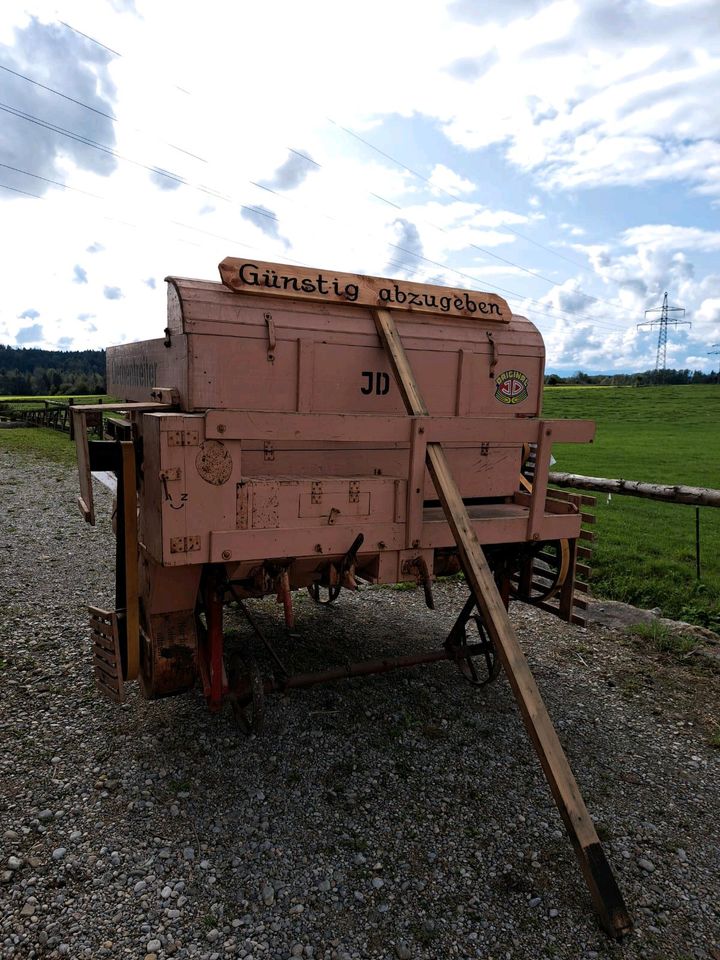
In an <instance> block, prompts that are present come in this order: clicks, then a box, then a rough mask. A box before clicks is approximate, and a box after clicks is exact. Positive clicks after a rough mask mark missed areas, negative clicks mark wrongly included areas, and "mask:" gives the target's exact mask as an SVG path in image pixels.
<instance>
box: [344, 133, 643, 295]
mask: <svg viewBox="0 0 720 960" xmlns="http://www.w3.org/2000/svg"><path fill="white" fill-rule="evenodd" d="M327 119H328V120H329V121H330V123H332V124H334V125H335V126H336V127H338V128H339V129H340V130H343V131H344V132H345V133H347V134H349V135H350V136H351V137H354V138H355V139H356V140H359V141H360V142H361V143H364V144H365V146H367V147H369V148H370V149H371V150H374V151H375V152H376V153H379V154H380V155H381V156H383V157H385V158H387V159H388V160H390V161H391V162H392V163H395V164H397V166H399V167H401V168H402V169H403V170H407V171H408V173H411V174H412V175H413V176H414V177H417V178H418V179H419V180H422V181H423V182H424V183H427V184H428V185H429V186H430V187H431V188H432V189H433V190H437V191H438V192H439V193H444V194H445V195H446V196H447V197H450V199H452V200H455V201H457V202H460V203H464V202H465V201H464V200H463V198H462V197H459V196H457V194H454V193H452V192H451V191H450V190H447V189H446V188H445V187H442V186H440V185H439V184H435V183H433V181H432V180H431V179H430V178H429V177H426V176H423V174H421V173H418V172H417V170H413V168H412V167H409V166H407V164H405V163H404V162H403V161H402V160H398V159H396V158H395V157H393V156H391V155H390V154H389V153H386V152H385V151H384V150H381V149H380V147H377V146H376V145H375V144H373V143H371V142H370V141H369V140H366V139H365V138H364V137H361V136H360V134H358V133H355V131H354V130H351V129H350V128H349V127H344V126H343V125H342V124H339V123H337V121H335V120H333V119H332V118H331V117H328V118H327ZM373 196H376V197H378V199H379V200H384V199H385V198H384V197H379V196H378V194H373ZM386 202H387V203H389V202H391V201H386ZM426 222H427V223H429V222H430V221H426ZM430 225H431V226H434V227H435V228H436V229H438V230H442V231H443V232H444V233H446V232H447V231H446V230H444V228H443V227H438V226H437V225H436V224H430ZM500 226H501V228H502V229H503V230H505V231H507V232H508V233H512V234H513V235H514V236H516V237H519V238H520V239H521V240H526V241H527V242H528V243H532V244H534V245H535V246H536V247H539V248H540V249H541V250H545V251H546V252H547V253H551V254H553V256H556V257H560V258H561V259H562V260H567V262H568V263H572V264H574V265H575V266H578V267H580V268H581V269H582V270H585V269H586V265H585V264H582V263H580V262H579V261H578V260H573V259H572V258H571V257H566V256H565V255H564V254H562V253H559V252H558V251H557V250H554V249H553V248H552V247H548V246H546V245H545V244H543V243H540V242H539V241H537V240H533V239H532V237H527V236H525V235H524V234H522V233H520V232H519V231H518V230H514V229H513V228H512V227H510V226H508V225H507V224H501V225H500ZM468 246H470V247H473V248H474V249H475V250H479V251H480V252H481V253H484V254H486V255H487V256H490V257H493V258H494V259H496V260H500V261H502V262H503V263H506V264H508V265H509V266H513V267H516V268H517V269H518V270H522V271H523V272H524V273H528V274H530V276H533V277H536V278H537V279H539V280H543V281H544V282H545V283H551V284H552V285H553V286H556V285H557V281H556V280H552V279H550V278H549V277H545V276H543V275H542V274H540V273H537V272H536V271H534V270H530V269H528V268H527V267H523V266H522V265H521V264H519V263H515V261H513V260H507V259H505V258H504V257H501V256H499V254H496V253H493V252H492V251H491V250H487V249H486V248H484V247H480V246H478V245H477V244H475V243H468ZM583 296H584V297H587V298H588V299H589V300H592V301H593V302H595V303H605V304H607V305H608V306H610V307H613V308H614V309H616V310H617V309H618V306H619V305H618V304H617V303H612V302H611V301H610V300H604V299H603V298H602V297H594V296H592V295H591V294H589V293H584V294H583ZM620 309H621V310H623V312H625V313H627V312H628V311H627V310H624V308H622V307H620Z"/></svg>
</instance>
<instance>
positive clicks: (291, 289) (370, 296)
mask: <svg viewBox="0 0 720 960" xmlns="http://www.w3.org/2000/svg"><path fill="white" fill-rule="evenodd" d="M218 269H219V271H220V278H221V280H222V282H223V283H224V284H225V286H226V287H228V288H229V289H230V290H233V291H235V292H236V293H252V294H262V295H263V296H266V297H267V296H270V297H281V298H284V299H288V298H290V299H292V300H295V301H299V302H302V301H303V300H307V301H310V302H317V303H330V304H332V303H344V304H353V305H355V306H366V307H383V306H389V305H392V307H393V309H395V310H402V311H410V312H412V313H422V314H428V313H429V314H433V315H434V316H438V317H454V318H458V317H461V318H463V319H465V320H475V321H479V322H481V323H487V322H488V321H494V322H496V323H509V322H510V320H511V319H512V311H511V310H510V307H509V306H508V305H507V301H505V300H503V298H502V297H499V296H497V294H495V293H484V292H479V291H473V290H458V289H455V288H453V287H440V286H435V285H431V284H427V283H411V282H410V281H408V280H390V279H386V278H384V277H368V276H364V275H363V274H357V273H334V272H332V271H323V270H318V269H317V268H316V267H296V266H291V265H289V264H286V263H268V262H266V261H262V260H256V261H250V260H240V259H238V258H237V257H226V258H225V259H224V260H223V261H222V263H221V264H219V267H218Z"/></svg>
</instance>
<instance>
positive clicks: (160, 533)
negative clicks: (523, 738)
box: [73, 258, 630, 936]
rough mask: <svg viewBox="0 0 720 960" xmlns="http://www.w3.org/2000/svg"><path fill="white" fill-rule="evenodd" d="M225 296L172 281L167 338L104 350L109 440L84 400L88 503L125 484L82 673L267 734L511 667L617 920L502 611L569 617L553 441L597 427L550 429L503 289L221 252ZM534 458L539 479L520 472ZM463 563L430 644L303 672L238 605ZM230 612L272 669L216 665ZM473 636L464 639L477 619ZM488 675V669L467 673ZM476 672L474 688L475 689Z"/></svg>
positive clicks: (594, 877) (528, 350)
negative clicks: (394, 689)
mask: <svg viewBox="0 0 720 960" xmlns="http://www.w3.org/2000/svg"><path fill="white" fill-rule="evenodd" d="M220 275H221V279H222V283H212V282H206V281H200V280H188V279H182V278H179V277H169V278H168V281H167V282H168V312H167V326H166V327H165V330H164V337H163V338H160V339H156V340H148V341H144V342H140V343H130V344H123V345H122V346H116V347H111V348H109V349H108V351H107V389H108V393H110V394H111V395H113V396H115V397H120V398H122V402H119V403H117V404H113V405H108V404H104V405H102V410H103V411H105V412H108V411H113V419H108V420H107V421H106V425H107V427H108V428H109V429H110V430H111V434H112V435H111V438H110V439H101V440H96V441H92V440H89V439H88V430H87V419H88V417H89V416H91V415H95V416H97V412H98V407H97V406H93V405H90V406H76V407H74V409H73V417H74V430H75V438H76V443H77V449H78V462H79V468H80V487H81V491H80V492H81V496H80V499H79V504H80V508H81V510H82V512H83V514H84V515H85V518H86V519H87V520H88V521H89V522H90V523H94V519H95V518H94V508H93V495H92V481H91V474H92V473H97V474H98V475H99V476H101V477H102V476H104V477H105V478H106V479H107V478H108V477H110V478H111V482H112V484H113V485H114V486H115V487H116V501H117V510H116V518H115V520H116V535H117V576H116V608H115V609H114V610H110V611H106V610H100V609H98V608H91V627H92V636H93V653H94V664H95V675H96V679H97V683H98V686H99V688H100V689H101V690H102V691H103V692H104V693H106V694H107V695H109V696H111V697H112V698H114V699H116V700H120V699H122V698H123V696H124V689H125V683H126V681H130V680H135V679H137V680H139V682H140V688H141V690H142V693H143V694H144V696H146V697H148V698H157V697H164V696H168V695H171V694H177V693H181V692H183V691H186V690H189V689H191V688H192V687H194V686H195V685H196V684H197V683H198V682H199V684H200V686H201V688H202V690H203V693H204V696H205V697H206V699H207V702H208V704H209V706H210V708H211V709H219V708H220V707H221V705H222V704H223V702H224V701H225V700H228V701H229V702H230V703H231V704H232V706H233V708H234V710H235V712H236V715H237V717H238V720H239V721H240V722H241V724H242V725H243V726H244V727H245V728H247V729H249V730H257V729H258V728H259V726H260V724H261V721H262V716H263V711H264V699H265V695H266V694H267V693H269V692H271V691H274V690H279V691H287V690H290V689H292V688H293V687H299V686H308V685H310V684H313V683H320V682H325V681H328V680H333V679H339V678H341V677H347V676H355V675H360V674H369V673H374V672H375V673H376V672H380V671H384V670H388V669H392V668H395V667H404V666H411V665H414V664H418V663H428V662H431V661H437V660H441V659H449V660H452V661H454V662H455V663H456V664H457V666H458V667H459V669H460V671H461V673H462V674H463V675H464V677H465V678H466V679H467V680H469V681H470V682H472V683H475V684H478V685H479V684H482V683H484V682H487V680H489V679H493V678H494V677H495V676H496V674H497V673H498V672H499V670H500V668H501V667H503V668H504V669H505V672H506V674H507V676H508V679H509V681H510V684H511V687H512V689H513V693H514V694H515V697H516V699H517V701H518V704H519V706H520V709H521V713H522V716H523V719H524V721H525V724H526V727H527V729H528V732H529V734H530V737H531V739H532V741H533V744H534V746H535V748H536V750H537V752H538V754H539V756H540V760H541V763H542V766H543V769H544V772H545V775H546V777H547V778H548V781H549V783H550V786H551V789H552V792H553V795H554V797H555V800H556V803H557V805H558V808H559V810H560V813H561V815H562V817H563V819H564V821H565V824H566V827H567V829H568V832H569V833H570V836H571V839H572V841H573V844H574V846H575V850H576V853H577V856H578V859H579V861H580V864H581V867H582V869H583V873H584V875H585V879H586V881H587V883H588V886H589V888H590V892H591V894H592V896H593V900H594V902H595V906H596V908H597V910H598V913H599V915H600V918H601V920H602V922H603V924H604V926H605V927H606V929H607V930H608V931H609V932H610V933H611V934H612V935H614V936H618V935H620V934H622V933H624V932H626V930H627V929H629V926H630V921H629V918H628V915H627V912H626V910H625V906H624V904H623V901H622V897H621V895H620V892H619V890H618V888H617V886H616V884H615V880H614V877H613V875H612V872H611V870H610V867H609V865H608V863H607V860H606V859H605V856H604V853H603V850H602V848H601V846H600V843H599V841H598V838H597V835H596V833H595V830H594V827H593V825H592V820H591V819H590V816H589V814H588V812H587V810H586V808H585V805H584V802H583V800H582V797H581V795H580V792H579V790H578V787H577V784H576V783H575V780H574V778H573V775H572V772H571V770H570V767H569V765H568V763H567V760H566V757H565V754H564V752H563V750H562V747H561V745H560V743H559V741H558V738H557V735H556V732H555V729H554V727H553V725H552V723H551V721H550V718H549V716H548V714H547V711H546V710H545V707H544V704H543V702H542V699H541V698H540V694H539V692H538V690H537V687H536V685H535V682H534V680H533V677H532V674H531V673H530V670H529V668H528V666H527V662H526V661H525V658H524V655H523V653H522V651H521V649H520V646H519V644H518V642H517V638H516V636H515V633H514V630H513V628H512V625H511V624H510V621H509V619H508V616H507V606H508V603H509V601H510V599H511V598H517V599H521V600H525V601H528V602H531V603H536V604H539V605H540V606H543V607H545V608H546V609H554V611H555V612H556V613H558V615H560V616H562V617H563V618H565V619H566V620H572V619H574V618H575V617H576V613H575V607H574V604H575V602H576V601H575V590H574V587H575V574H576V569H577V564H576V560H577V557H578V553H580V555H581V556H583V551H584V550H585V549H586V548H585V547H584V546H583V545H582V544H581V543H580V538H581V537H582V536H584V532H583V531H582V530H581V520H582V515H581V513H580V505H581V501H580V500H579V499H578V498H573V497H568V495H566V494H562V493H561V492H559V491H553V492H551V493H548V490H547V476H548V467H549V463H550V452H551V447H552V444H553V443H558V442H563V443H565V442H589V441H591V440H592V437H593V434H594V426H593V424H592V423H590V422H587V421H570V420H543V419H542V418H541V416H540V413H541V400H542V386H543V371H544V356H545V353H544V347H543V342H542V338H541V336H540V334H539V332H538V330H537V329H536V328H535V327H534V326H533V324H532V323H531V322H530V321H528V320H527V319H525V318H524V317H519V316H513V315H512V313H511V311H510V309H509V308H508V305H507V303H506V302H505V301H504V300H502V299H501V298H499V297H497V296H495V295H494V294H488V293H479V292H473V291H467V290H455V289H450V288H447V287H439V286H429V285H421V284H416V283H410V282H407V281H404V280H387V279H381V278H377V277H366V276H357V275H351V274H339V273H335V272H331V271H326V270H315V269H309V268H304V267H291V266H287V265H282V264H274V263H260V262H253V261H248V260H238V259H234V258H227V259H226V260H224V261H223V262H222V263H221V264H220ZM531 467H532V469H530V468H531ZM459 570H462V571H463V572H464V573H465V577H466V580H467V584H468V587H469V597H468V600H467V603H466V604H465V606H464V607H463V609H462V610H461V611H460V612H459V616H458V619H457V622H456V623H455V625H454V627H453V629H452V630H451V631H450V633H449V635H448V637H447V638H446V640H445V642H444V643H443V644H442V645H441V646H440V647H439V649H436V650H430V651H423V652H418V653H417V654H416V655H412V656H402V657H400V656H398V657H395V658H392V657H391V658H385V659H382V660H368V661H363V662H360V663H355V664H346V665H343V666H342V667H337V668H329V669H327V670H324V671H322V672H319V673H310V674H307V673H306V674H299V675H298V674H295V675H292V674H291V673H289V672H288V671H287V669H286V668H285V666H284V664H283V662H282V660H281V658H280V657H279V656H278V655H277V653H276V651H275V649H274V648H273V646H272V644H271V643H270V641H269V640H268V638H267V637H265V636H263V635H262V633H261V631H260V629H259V627H258V626H257V624H256V623H255V621H254V619H253V616H252V614H251V612H250V609H249V607H248V606H247V605H246V600H247V599H248V598H252V597H261V596H264V595H267V594H275V595H277V597H278V599H279V601H280V602H281V603H282V605H283V607H284V613H285V618H286V622H287V624H288V626H289V627H292V625H293V616H294V615H293V591H295V590H298V589H305V588H307V589H308V590H309V591H310V594H311V596H312V597H313V599H315V600H316V601H317V602H318V603H321V604H323V603H331V602H333V601H334V600H335V599H336V598H337V597H338V595H339V593H340V592H341V590H342V589H343V588H345V589H349V590H354V589H357V586H358V584H359V583H372V584H395V583H399V582H408V581H409V582H412V581H415V582H417V583H419V584H421V585H422V587H423V588H424V590H425V597H426V600H427V603H428V605H430V606H432V603H433V599H432V584H433V580H434V578H435V577H437V576H438V575H441V574H449V573H453V572H457V571H459ZM231 602H232V603H235V604H237V605H239V607H240V608H241V610H242V611H243V612H244V614H245V616H246V617H247V618H248V620H249V622H250V623H251V625H252V626H253V628H254V629H255V635H256V636H257V638H258V642H262V643H263V644H264V645H265V646H266V648H267V650H268V652H269V654H270V659H271V661H272V662H273V663H274V665H275V666H274V669H273V672H272V674H271V675H268V676H263V675H261V673H260V671H259V669H258V667H257V662H256V660H255V659H254V658H253V657H252V655H251V651H250V650H246V651H244V652H242V653H241V654H239V655H237V656H234V657H233V658H232V659H231V661H230V662H226V658H225V650H224V640H223V610H224V608H225V606H226V605H227V604H228V603H231ZM470 628H472V630H471V629H470ZM478 664H481V665H482V670H480V668H479V667H478ZM481 674H482V676H481Z"/></svg>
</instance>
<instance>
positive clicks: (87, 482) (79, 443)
mask: <svg viewBox="0 0 720 960" xmlns="http://www.w3.org/2000/svg"><path fill="white" fill-rule="evenodd" d="M72 418H73V433H74V436H75V453H76V455H77V464H78V475H79V478H80V496H79V497H78V501H77V502H78V507H79V508H80V513H82V515H83V517H84V518H85V520H86V522H87V523H89V524H90V525H91V526H93V527H94V526H95V503H94V500H93V488H92V478H91V476H90V447H89V446H88V435H87V422H86V420H85V416H84V414H83V412H82V410H81V408H80V407H73V410H72Z"/></svg>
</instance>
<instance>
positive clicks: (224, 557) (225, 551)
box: [222, 550, 232, 560]
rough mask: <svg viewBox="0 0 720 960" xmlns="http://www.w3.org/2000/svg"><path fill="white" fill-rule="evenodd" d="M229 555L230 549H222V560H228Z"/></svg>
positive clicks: (230, 553) (230, 554)
mask: <svg viewBox="0 0 720 960" xmlns="http://www.w3.org/2000/svg"><path fill="white" fill-rule="evenodd" d="M231 556H232V550H223V552H222V558H223V560H229V559H230V557H231Z"/></svg>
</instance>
